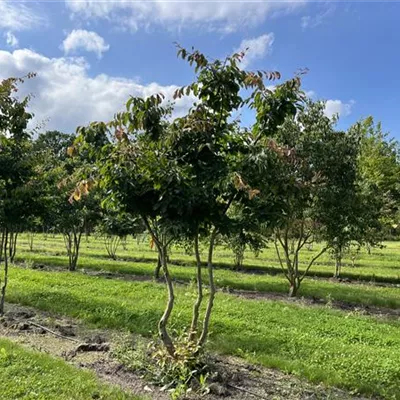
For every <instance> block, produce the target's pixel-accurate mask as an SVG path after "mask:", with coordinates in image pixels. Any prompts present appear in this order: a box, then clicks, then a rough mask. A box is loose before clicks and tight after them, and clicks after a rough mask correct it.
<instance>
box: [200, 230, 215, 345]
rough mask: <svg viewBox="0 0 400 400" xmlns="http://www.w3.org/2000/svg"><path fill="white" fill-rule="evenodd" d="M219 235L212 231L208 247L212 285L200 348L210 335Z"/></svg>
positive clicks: (210, 283) (208, 263)
mask: <svg viewBox="0 0 400 400" xmlns="http://www.w3.org/2000/svg"><path fill="white" fill-rule="evenodd" d="M216 237H217V230H216V229H214V230H213V232H212V233H211V238H210V246H209V248H208V260H207V270H208V280H209V285H210V294H209V297H208V304H207V309H206V313H205V315H204V320H203V330H202V332H201V335H200V338H199V341H198V348H199V349H201V348H202V347H203V346H204V344H205V343H206V341H207V337H208V330H209V326H210V318H211V312H212V309H213V306H214V298H215V292H216V290H215V283H214V265H213V254H214V245H215V239H216Z"/></svg>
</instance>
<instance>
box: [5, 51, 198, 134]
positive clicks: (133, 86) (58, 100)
mask: <svg viewBox="0 0 400 400" xmlns="http://www.w3.org/2000/svg"><path fill="white" fill-rule="evenodd" d="M88 69H89V65H88V64H87V63H86V62H85V60H84V59H82V58H71V57H67V58H65V57H61V58H48V57H45V56H43V55H41V54H38V53H36V52H34V51H32V50H28V49H21V50H15V51H14V52H7V51H0V80H1V79H3V78H6V77H9V76H22V75H25V74H26V73H28V72H30V71H32V72H37V76H36V77H35V78H33V79H30V80H27V81H26V82H25V83H24V84H23V85H22V86H21V91H20V93H21V95H26V94H27V93H32V94H33V95H34V98H33V99H32V100H31V103H30V108H31V111H33V112H34V113H35V121H34V125H36V124H39V123H41V122H42V121H43V120H48V122H47V124H46V126H45V129H58V130H61V131H64V132H73V131H75V129H76V127H77V126H79V125H86V124H88V123H89V122H92V121H108V120H110V119H111V118H112V117H113V115H114V114H115V112H118V111H120V110H121V109H123V108H124V105H125V103H126V101H127V100H128V98H129V96H130V95H133V96H142V97H146V96H149V95H151V94H154V93H163V94H165V96H166V97H167V98H169V99H171V98H172V95H173V93H174V92H175V90H176V89H177V86H175V85H169V86H161V85H159V84H157V83H150V84H148V85H143V84H139V83H138V82H137V81H135V80H132V79H125V78H120V77H112V76H108V75H105V74H101V75H97V76H95V77H90V76H89V75H88ZM192 102H193V98H182V99H179V100H177V101H176V108H175V113H176V115H182V114H183V112H184V111H186V110H187V109H188V108H189V107H190V105H191V104H192Z"/></svg>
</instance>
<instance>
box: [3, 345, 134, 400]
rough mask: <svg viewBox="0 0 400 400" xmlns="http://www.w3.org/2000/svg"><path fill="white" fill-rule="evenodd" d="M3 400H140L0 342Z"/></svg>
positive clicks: (64, 365)
mask: <svg viewBox="0 0 400 400" xmlns="http://www.w3.org/2000/svg"><path fill="white" fill-rule="evenodd" d="M0 382H1V385H0V398H1V399H2V400H17V399H21V400H22V399H24V400H33V399H35V400H36V399H38V400H89V399H103V400H111V399H112V400H139V397H137V396H132V395H128V394H126V393H124V392H122V391H121V390H118V389H116V388H113V387H111V386H106V385H103V384H100V383H99V381H98V380H97V378H96V377H95V376H94V374H92V373H90V372H88V371H83V370H79V369H77V368H75V367H73V366H72V365H69V364H67V363H65V362H64V361H62V360H59V359H55V358H52V357H50V356H48V355H47V354H42V353H37V352H33V351H30V350H26V349H25V348H24V347H22V346H20V345H17V344H15V343H13V342H11V341H9V340H6V339H2V338H0Z"/></svg>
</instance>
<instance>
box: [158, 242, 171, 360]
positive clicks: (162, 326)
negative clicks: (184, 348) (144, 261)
mask: <svg viewBox="0 0 400 400" xmlns="http://www.w3.org/2000/svg"><path fill="white" fill-rule="evenodd" d="M159 250H160V253H161V254H160V258H161V264H162V268H163V272H164V277H165V283H166V284H167V289H168V302H167V305H166V307H165V310H164V313H163V315H162V317H161V319H160V321H159V322H158V333H159V335H160V339H161V341H162V342H163V344H164V346H165V348H166V349H167V351H168V353H169V355H170V356H171V357H173V358H175V346H174V344H173V342H172V339H171V336H170V335H169V333H168V330H167V324H168V320H169V317H170V316H171V312H172V309H173V308H174V301H175V295H174V286H173V284H172V279H171V276H170V274H169V270H168V263H167V246H165V245H164V244H163V245H162V246H160V248H159Z"/></svg>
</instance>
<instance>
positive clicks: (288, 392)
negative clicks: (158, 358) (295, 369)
mask: <svg viewBox="0 0 400 400" xmlns="http://www.w3.org/2000/svg"><path fill="white" fill-rule="evenodd" d="M7 310H9V311H8V312H7V313H6V315H5V316H4V317H2V318H1V319H0V335H1V336H4V337H7V338H9V339H11V340H13V341H15V342H17V343H20V344H22V345H24V346H26V347H28V348H32V349H35V350H38V351H42V352H45V353H49V354H51V355H53V356H56V357H61V358H63V359H64V360H65V361H67V362H70V363H72V364H74V365H76V366H77V367H79V368H86V369H89V370H92V371H94V372H95V373H96V374H97V376H98V377H99V379H101V380H102V381H104V382H107V383H110V384H114V385H118V386H120V387H121V388H123V389H124V390H126V391H129V392H131V393H134V394H137V395H142V396H143V395H145V396H147V397H148V398H150V399H155V400H167V399H169V398H170V395H169V393H167V392H164V391H161V390H160V388H159V387H157V386H154V385H152V384H151V383H149V382H147V381H145V380H143V379H142V377H141V376H140V375H139V374H138V373H135V372H134V371H129V370H128V369H127V368H125V367H124V365H122V364H121V363H119V362H117V361H116V360H115V359H114V358H113V357H112V352H111V351H109V350H112V349H113V347H114V346H115V342H114V339H115V337H116V335H117V333H116V332H113V331H110V330H98V329H96V330H95V329H88V328H87V327H85V326H83V325H82V324H81V323H79V322H77V321H76V320H73V319H71V318H65V317H60V316H55V315H53V314H51V313H47V312H42V311H38V310H34V309H32V308H28V307H22V306H19V305H10V304H8V305H7ZM212 365H213V373H212V376H211V378H210V380H209V381H208V394H203V395H202V396H200V395H199V394H196V393H189V394H188V395H187V396H186V397H185V398H186V399H200V398H202V399H203V398H204V399H205V400H221V399H222V398H226V399H232V400H251V399H270V400H273V399H274V400H284V399H285V400H300V399H304V400H305V399H308V400H311V399H356V398H358V399H361V397H354V396H352V395H350V394H349V393H347V392H345V391H343V390H339V389H336V388H326V387H325V386H323V385H313V384H311V383H309V382H307V381H304V380H301V379H299V378H297V377H295V376H293V375H289V374H285V373H283V372H281V371H279V370H275V369H268V368H264V367H259V366H255V365H252V364H249V363H247V362H245V361H243V360H240V359H238V358H233V357H226V356H213V357H212ZM111 400H112V399H111Z"/></svg>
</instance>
